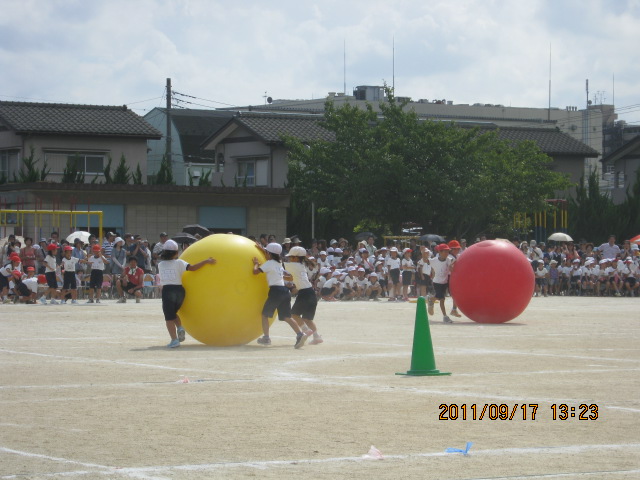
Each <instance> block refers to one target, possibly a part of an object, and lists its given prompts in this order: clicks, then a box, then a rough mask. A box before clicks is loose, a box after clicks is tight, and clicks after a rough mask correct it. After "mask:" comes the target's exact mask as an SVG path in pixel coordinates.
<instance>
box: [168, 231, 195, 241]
mask: <svg viewBox="0 0 640 480" xmlns="http://www.w3.org/2000/svg"><path fill="white" fill-rule="evenodd" d="M171 240H173V241H174V242H176V243H194V242H197V241H198V239H197V238H196V237H194V236H193V235H191V234H190V233H187V232H180V233H176V234H175V235H174V236H173V237H171Z"/></svg>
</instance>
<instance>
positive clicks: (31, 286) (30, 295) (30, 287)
mask: <svg viewBox="0 0 640 480" xmlns="http://www.w3.org/2000/svg"><path fill="white" fill-rule="evenodd" d="M35 274H36V269H35V267H27V277H26V278H24V277H23V276H22V273H21V272H20V271H19V270H16V271H14V272H13V276H14V280H13V282H14V290H13V291H14V292H15V294H16V295H17V296H18V298H19V299H20V301H21V302H24V303H27V304H29V305H33V304H35V303H36V296H37V294H38V278H37V277H36V276H35Z"/></svg>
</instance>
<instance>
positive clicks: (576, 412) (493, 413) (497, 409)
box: [438, 403, 598, 421]
mask: <svg viewBox="0 0 640 480" xmlns="http://www.w3.org/2000/svg"><path fill="white" fill-rule="evenodd" d="M438 408H439V409H440V415H439V416H438V419H439V420H503V421H504V420H536V419H537V414H538V408H539V404H537V403H515V404H513V405H510V404H506V403H485V404H477V403H470V404H466V403H461V404H457V403H442V404H440V405H439V406H438ZM571 418H577V419H578V420H597V419H598V405H596V404H594V403H592V404H589V405H587V404H586V403H581V404H580V405H578V406H577V407H575V406H571V405H567V404H565V403H560V404H556V403H554V404H552V405H551V419H552V420H569V419H571Z"/></svg>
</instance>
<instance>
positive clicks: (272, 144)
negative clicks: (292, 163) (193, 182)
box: [203, 112, 335, 188]
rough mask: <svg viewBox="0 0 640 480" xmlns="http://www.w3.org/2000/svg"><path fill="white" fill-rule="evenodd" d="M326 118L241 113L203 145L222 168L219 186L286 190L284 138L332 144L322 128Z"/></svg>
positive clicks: (219, 171)
mask: <svg viewBox="0 0 640 480" xmlns="http://www.w3.org/2000/svg"><path fill="white" fill-rule="evenodd" d="M323 118H324V117H323V115H304V114H282V113H252V112H238V113H237V114H236V115H235V116H234V117H233V118H231V119H230V120H229V121H228V122H227V123H226V124H225V125H223V126H222V127H221V128H220V129H219V130H218V131H217V132H215V133H214V134H213V135H211V136H210V137H209V138H207V139H206V140H205V141H204V142H203V148H204V150H205V151H210V152H215V158H216V161H217V163H218V165H221V166H222V167H223V168H222V169H220V170H218V172H217V174H216V175H215V176H214V180H215V182H216V183H214V185H217V184H218V182H219V184H222V185H238V186H247V187H267V188H284V186H285V185H286V181H287V172H288V164H287V149H286V147H285V145H284V140H283V138H284V137H287V136H290V137H295V138H297V139H298V140H300V141H302V142H312V141H317V140H325V141H333V140H334V138H335V137H334V135H333V133H332V132H329V131H328V130H326V129H325V128H323V127H322V125H321V123H320V122H321V121H322V120H323Z"/></svg>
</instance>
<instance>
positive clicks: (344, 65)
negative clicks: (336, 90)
mask: <svg viewBox="0 0 640 480" xmlns="http://www.w3.org/2000/svg"><path fill="white" fill-rule="evenodd" d="M342 79H343V82H344V83H343V85H342V88H343V90H342V91H343V92H344V94H345V95H346V94H347V39H346V38H345V39H343V41H342Z"/></svg>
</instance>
